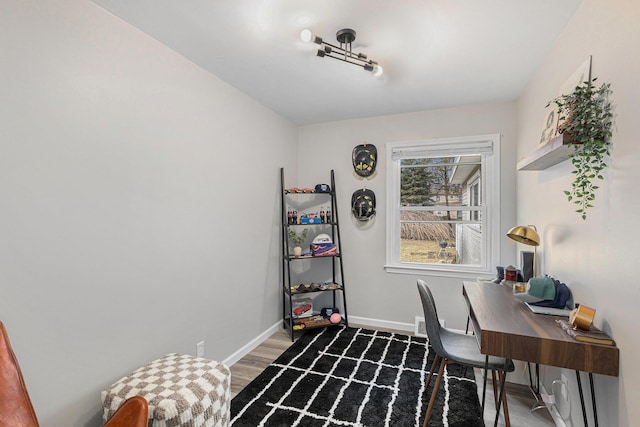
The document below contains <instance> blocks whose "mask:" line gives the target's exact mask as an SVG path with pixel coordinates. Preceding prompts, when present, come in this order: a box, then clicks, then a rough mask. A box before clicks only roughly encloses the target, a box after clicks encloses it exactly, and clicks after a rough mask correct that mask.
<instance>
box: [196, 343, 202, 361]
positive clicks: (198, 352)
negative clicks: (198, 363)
mask: <svg viewBox="0 0 640 427" xmlns="http://www.w3.org/2000/svg"><path fill="white" fill-rule="evenodd" d="M196 357H204V341H200V342H199V343H198V344H196Z"/></svg>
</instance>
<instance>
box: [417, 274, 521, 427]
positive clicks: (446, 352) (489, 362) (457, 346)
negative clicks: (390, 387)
mask: <svg viewBox="0 0 640 427" xmlns="http://www.w3.org/2000/svg"><path fill="white" fill-rule="evenodd" d="M418 292H419V293H420V299H421V300H422V309H423V311H424V322H425V325H426V328H427V337H428V339H429V345H431V348H432V349H433V351H434V352H435V353H436V355H435V358H434V360H433V363H432V365H431V369H430V371H429V376H428V377H427V382H426V383H425V390H426V389H427V387H428V386H429V384H430V383H431V378H432V377H433V373H434V371H435V369H436V366H437V365H438V363H440V367H439V370H438V377H437V378H436V383H435V385H434V387H433V391H432V392H431V399H430V401H429V406H428V407H427V413H426V415H425V418H424V424H423V427H426V426H427V423H428V422H429V418H430V417H431V411H432V410H433V404H434V403H435V400H436V394H437V393H438V388H439V387H440V380H441V379H442V375H443V373H444V368H445V366H447V365H448V364H450V363H457V364H459V365H462V366H465V367H470V368H480V369H484V375H485V381H484V387H486V376H487V370H491V373H492V376H493V390H494V397H495V400H496V409H497V412H496V419H495V425H496V426H497V425H498V419H499V416H500V402H499V400H498V399H499V397H498V390H497V388H496V381H495V380H496V377H495V374H496V372H497V373H498V379H499V381H500V390H501V394H502V402H503V405H504V418H505V425H506V426H507V427H509V426H510V421H509V409H508V407H507V396H506V393H504V392H503V390H504V382H505V380H506V373H507V372H513V371H514V369H515V367H514V365H513V362H512V361H511V360H510V359H504V358H502V357H494V356H485V355H483V354H482V353H480V348H479V347H478V341H477V340H476V337H475V336H473V335H466V334H463V333H459V332H455V331H452V330H450V329H447V328H443V327H442V326H440V322H439V320H438V310H437V309H436V303H435V300H434V299H433V295H432V294H431V290H430V289H429V287H428V286H427V284H426V283H425V282H424V281H422V280H418ZM482 400H483V402H482V404H483V410H484V389H483V399H482Z"/></svg>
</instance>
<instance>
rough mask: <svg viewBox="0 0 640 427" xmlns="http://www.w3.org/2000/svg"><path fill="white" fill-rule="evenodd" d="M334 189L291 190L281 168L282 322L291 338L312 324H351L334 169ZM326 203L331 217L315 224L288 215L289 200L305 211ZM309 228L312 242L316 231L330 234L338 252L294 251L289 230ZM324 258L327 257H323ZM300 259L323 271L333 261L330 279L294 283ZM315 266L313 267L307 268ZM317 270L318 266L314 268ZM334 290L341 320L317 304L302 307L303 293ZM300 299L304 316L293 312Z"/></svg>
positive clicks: (309, 327) (300, 276)
mask: <svg viewBox="0 0 640 427" xmlns="http://www.w3.org/2000/svg"><path fill="white" fill-rule="evenodd" d="M330 182H331V189H330V191H329V192H326V193H320V192H302V191H301V192H292V191H289V190H288V189H287V187H285V182H284V168H280V186H281V199H282V227H281V228H282V269H283V271H282V324H283V328H285V329H287V330H288V331H290V333H291V341H293V340H294V333H295V332H296V331H297V330H300V331H305V330H308V329H313V328H320V327H326V326H337V325H344V326H349V320H348V317H347V297H346V293H345V282H344V270H343V267H342V248H341V240H340V225H339V221H338V205H337V202H336V182H335V177H334V173H333V170H331V181H330ZM323 203H324V204H325V205H327V208H329V206H330V209H331V213H332V215H331V219H328V220H325V218H321V219H322V222H321V223H314V224H301V223H300V221H297V220H296V221H295V223H292V222H291V221H292V220H290V218H289V216H288V209H287V208H288V206H287V205H288V204H289V205H291V206H293V209H297V211H299V212H300V213H302V210H301V209H302V208H309V207H315V206H318V205H321V204H323ZM304 228H307V230H308V231H310V232H311V233H310V234H311V235H310V236H309V238H308V240H309V242H311V241H312V240H313V238H314V236H315V235H317V234H321V233H323V234H328V235H329V236H330V237H331V240H332V241H333V244H335V245H336V253H335V254H334V255H324V256H313V255H310V254H309V253H307V254H304V255H300V256H295V255H294V254H293V248H291V247H290V245H289V231H290V230H294V231H299V230H303V229H304ZM321 260H324V261H321ZM299 262H313V263H318V264H322V265H319V266H318V268H319V269H320V271H324V270H325V269H324V268H322V267H323V266H324V267H325V268H328V266H327V265H326V263H329V264H331V272H330V274H329V273H328V272H327V273H326V274H327V275H328V276H329V277H330V278H331V280H325V281H321V282H313V281H311V282H307V283H298V282H296V283H292V272H291V270H292V264H293V263H299ZM308 270H312V269H308ZM314 272H315V273H317V274H319V273H318V270H317V269H316V270H315V271H314ZM303 276H304V275H303V274H302V275H301V274H297V275H295V276H294V278H296V279H303V278H304V277H303ZM325 292H330V293H331V301H332V304H333V305H332V307H331V308H337V309H338V311H339V314H340V315H341V317H342V319H341V321H340V323H337V324H333V323H331V322H330V321H329V320H326V319H324V318H321V317H320V316H319V314H320V313H319V309H318V308H317V307H314V308H315V310H312V312H311V314H309V312H308V310H304V309H308V307H302V306H301V305H300V300H301V298H303V297H309V296H314V295H315V296H318V294H319V293H325ZM297 303H298V307H296V308H300V309H302V310H303V311H305V312H306V314H305V315H304V317H300V316H299V315H298V314H297V313H294V311H295V309H294V305H296V304H297ZM311 305H312V307H313V304H311Z"/></svg>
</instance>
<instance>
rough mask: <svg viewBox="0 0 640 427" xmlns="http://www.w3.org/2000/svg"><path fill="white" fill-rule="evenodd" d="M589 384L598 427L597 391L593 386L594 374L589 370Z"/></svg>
mask: <svg viewBox="0 0 640 427" xmlns="http://www.w3.org/2000/svg"><path fill="white" fill-rule="evenodd" d="M589 385H590V386H591V406H593V422H594V424H595V425H596V427H598V411H597V409H596V391H595V388H594V386H593V374H592V373H591V372H589Z"/></svg>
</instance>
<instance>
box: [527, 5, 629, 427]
mask: <svg viewBox="0 0 640 427" xmlns="http://www.w3.org/2000/svg"><path fill="white" fill-rule="evenodd" d="M638 22H640V7H638V3H637V2H633V1H627V0H613V1H607V2H601V1H596V0H585V2H584V3H583V4H582V5H581V7H580V8H579V9H578V11H577V13H576V15H575V16H574V17H573V20H572V21H571V22H570V24H569V25H568V26H567V28H566V29H565V30H564V31H563V33H562V35H561V36H560V38H559V39H558V41H557V43H556V44H555V46H553V47H552V49H551V50H550V52H549V55H548V57H547V58H546V60H545V62H544V63H543V64H542V66H541V67H540V69H539V70H538V72H537V73H536V74H535V76H534V77H533V79H532V80H531V82H530V84H529V85H528V87H527V89H526V91H525V93H524V94H523V95H522V96H521V98H520V99H519V101H518V134H517V141H518V157H523V156H526V155H527V154H529V153H530V152H532V151H533V150H534V149H535V148H536V147H537V144H538V141H539V138H540V132H541V130H542V122H543V118H544V106H545V105H546V103H547V102H548V101H549V100H550V99H552V98H554V97H555V96H557V95H558V91H559V88H560V86H561V85H562V84H563V83H564V82H565V80H566V79H568V78H569V76H570V75H571V74H572V73H573V72H574V71H575V70H576V69H577V68H578V66H579V65H580V64H582V62H583V61H584V60H585V59H586V58H587V57H588V56H589V55H592V56H593V61H592V76H595V77H598V82H610V83H611V88H612V89H613V97H612V100H613V102H614V104H615V111H616V117H615V120H616V127H615V131H614V137H613V152H612V156H611V159H610V160H609V162H608V164H609V169H608V170H607V172H606V174H605V181H604V183H602V184H601V188H600V189H599V190H597V192H596V200H595V207H594V208H593V209H591V210H590V211H589V213H588V217H587V220H586V221H583V220H582V219H581V218H580V217H579V215H578V214H577V213H575V212H574V209H575V208H574V205H572V204H570V203H569V202H567V201H566V198H565V197H564V194H563V192H562V191H563V190H565V189H569V188H570V186H571V181H572V174H571V163H570V162H568V161H567V162H564V163H561V164H559V165H557V166H555V167H552V168H550V169H547V170H544V171H540V172H518V186H517V194H518V199H517V205H518V206H517V211H518V223H520V224H536V225H537V226H538V231H539V232H540V237H541V239H542V243H541V246H540V247H539V249H538V254H539V255H540V258H541V262H542V272H544V273H550V274H553V275H555V276H556V277H557V278H559V279H561V280H563V281H566V283H567V284H568V285H569V286H570V287H571V289H572V291H573V294H574V297H575V300H576V301H578V302H581V303H583V304H586V305H588V306H591V307H594V308H596V309H597V311H596V317H595V324H596V326H599V327H602V328H604V329H605V330H607V331H609V332H610V333H611V334H612V335H613V337H614V339H615V340H616V341H617V343H618V346H619V348H620V362H621V364H620V377H619V378H614V377H605V376H596V377H595V382H596V396H597V399H598V411H599V421H600V424H601V425H607V426H636V425H638V424H640V407H639V406H638V404H637V402H638V401H640V390H639V389H638V387H637V384H638V383H639V382H640V370H639V369H638V367H637V358H638V354H640V342H639V341H638V331H637V325H636V321H635V320H636V319H637V318H638V313H637V309H636V306H637V302H638V301H639V300H640V287H638V285H637V282H638V280H637V277H636V273H635V272H636V271H637V264H638V254H637V245H638V241H640V231H639V229H638V227H637V225H636V221H635V218H636V217H637V212H638V210H639V209H640V198H638V196H637V195H636V194H637V188H636V187H637V185H638V182H640V169H639V168H638V164H640V150H639V149H638V139H640V121H639V120H638V118H639V117H640V102H639V101H638V99H640V90H639V86H638V75H640V57H639V56H638V55H637V51H638V41H640V27H639V26H638ZM598 82H596V83H598ZM562 373H564V374H565V375H566V377H567V378H568V379H569V380H570V384H569V390H570V394H571V396H572V402H571V417H570V418H571V421H572V423H573V425H574V426H580V425H582V420H581V411H580V406H579V400H578V393H577V388H576V387H577V384H575V374H574V373H573V372H559V371H558V370H555V369H545V381H544V382H545V384H546V386H547V387H550V383H551V381H552V380H553V379H557V378H559V377H560V375H561V374H562ZM585 378H586V377H585ZM586 397H587V399H588V398H589V394H587V396H586ZM589 412H590V411H589ZM591 425H593V424H591Z"/></svg>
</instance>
